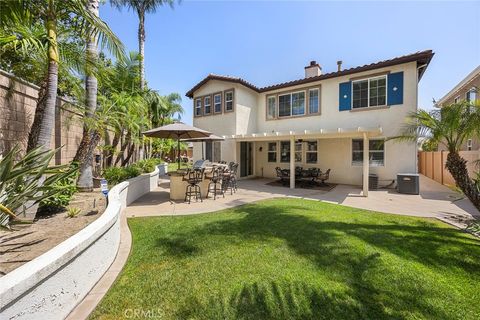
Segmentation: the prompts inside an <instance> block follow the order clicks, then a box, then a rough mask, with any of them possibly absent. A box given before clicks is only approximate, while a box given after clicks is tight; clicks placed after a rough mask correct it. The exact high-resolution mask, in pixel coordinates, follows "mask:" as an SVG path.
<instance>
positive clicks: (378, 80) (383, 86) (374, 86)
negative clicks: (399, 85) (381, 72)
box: [352, 76, 387, 109]
mask: <svg viewBox="0 0 480 320" xmlns="http://www.w3.org/2000/svg"><path fill="white" fill-rule="evenodd" d="M352 96H353V99H352V108H353V109H358V108H368V107H378V106H385V105H386V104H387V77H386V76H380V77H375V78H370V79H362V80H357V81H352Z"/></svg>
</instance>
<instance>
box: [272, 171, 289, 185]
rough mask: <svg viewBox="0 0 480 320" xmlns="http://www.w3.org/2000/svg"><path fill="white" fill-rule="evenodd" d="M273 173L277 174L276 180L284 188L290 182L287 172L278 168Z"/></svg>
mask: <svg viewBox="0 0 480 320" xmlns="http://www.w3.org/2000/svg"><path fill="white" fill-rule="evenodd" d="M275 172H276V173H277V178H279V179H280V182H281V183H282V185H284V186H286V185H288V183H289V182H290V174H289V172H288V170H285V169H282V168H280V167H276V168H275Z"/></svg>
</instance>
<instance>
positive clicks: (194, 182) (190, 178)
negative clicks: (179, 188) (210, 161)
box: [182, 168, 205, 204]
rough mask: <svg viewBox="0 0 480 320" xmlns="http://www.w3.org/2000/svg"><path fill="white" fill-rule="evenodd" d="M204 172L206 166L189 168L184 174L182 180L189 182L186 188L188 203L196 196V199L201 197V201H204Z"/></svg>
mask: <svg viewBox="0 0 480 320" xmlns="http://www.w3.org/2000/svg"><path fill="white" fill-rule="evenodd" d="M204 172H205V168H201V169H192V170H190V169H188V170H187V173H186V174H185V175H184V176H183V178H182V180H183V181H187V183H188V185H187V188H186V189H185V202H186V201H187V198H188V203H189V204H190V201H191V199H192V197H195V201H198V198H200V202H203V200H202V193H201V189H200V182H202V181H203V176H204Z"/></svg>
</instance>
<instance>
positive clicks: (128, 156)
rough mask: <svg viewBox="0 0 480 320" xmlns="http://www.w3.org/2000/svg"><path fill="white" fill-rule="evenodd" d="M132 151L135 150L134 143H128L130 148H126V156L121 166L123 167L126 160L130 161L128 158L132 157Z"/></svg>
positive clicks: (126, 162)
mask: <svg viewBox="0 0 480 320" xmlns="http://www.w3.org/2000/svg"><path fill="white" fill-rule="evenodd" d="M134 152H135V144H134V143H132V144H130V148H128V151H127V157H126V158H125V159H124V160H123V162H122V167H125V166H126V165H128V162H129V161H130V158H131V157H132V155H133V153H134Z"/></svg>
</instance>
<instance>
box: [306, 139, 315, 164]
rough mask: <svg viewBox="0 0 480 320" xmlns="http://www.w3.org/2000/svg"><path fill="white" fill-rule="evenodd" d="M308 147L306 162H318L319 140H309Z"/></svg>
mask: <svg viewBox="0 0 480 320" xmlns="http://www.w3.org/2000/svg"><path fill="white" fill-rule="evenodd" d="M306 145H307V149H306V151H305V160H306V161H305V162H306V163H317V159H318V152H317V141H307V142H306Z"/></svg>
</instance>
